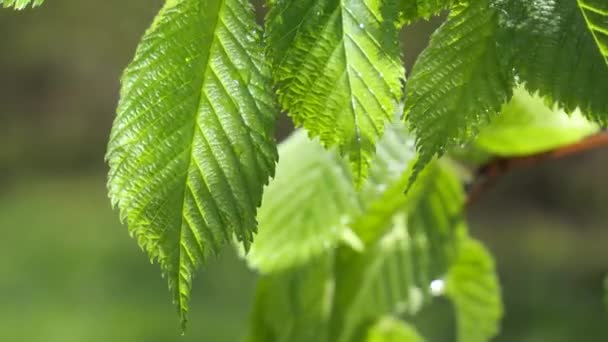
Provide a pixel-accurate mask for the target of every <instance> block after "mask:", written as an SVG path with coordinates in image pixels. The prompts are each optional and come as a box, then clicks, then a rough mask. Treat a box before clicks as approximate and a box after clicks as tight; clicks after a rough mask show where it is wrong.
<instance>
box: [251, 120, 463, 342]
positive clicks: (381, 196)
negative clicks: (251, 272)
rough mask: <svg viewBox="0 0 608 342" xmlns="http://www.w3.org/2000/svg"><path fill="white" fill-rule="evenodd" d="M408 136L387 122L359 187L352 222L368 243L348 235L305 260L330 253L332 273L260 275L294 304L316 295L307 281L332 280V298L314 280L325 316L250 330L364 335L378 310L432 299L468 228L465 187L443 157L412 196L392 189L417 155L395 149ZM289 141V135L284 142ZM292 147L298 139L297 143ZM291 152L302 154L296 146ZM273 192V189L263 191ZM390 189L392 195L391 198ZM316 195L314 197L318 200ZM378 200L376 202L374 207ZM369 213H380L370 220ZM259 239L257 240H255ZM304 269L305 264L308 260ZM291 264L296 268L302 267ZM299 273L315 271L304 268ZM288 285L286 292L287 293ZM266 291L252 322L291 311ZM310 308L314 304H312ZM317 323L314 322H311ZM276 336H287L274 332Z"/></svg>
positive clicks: (345, 337) (329, 340)
mask: <svg viewBox="0 0 608 342" xmlns="http://www.w3.org/2000/svg"><path fill="white" fill-rule="evenodd" d="M403 139H405V141H408V139H409V138H408V134H407V133H406V132H405V130H403V129H402V127H401V128H399V127H396V128H395V127H390V128H389V129H387V136H385V137H384V138H383V140H382V141H381V142H380V143H379V145H378V146H379V148H378V150H379V153H378V154H377V162H375V163H374V168H373V169H372V171H371V172H370V178H369V180H368V183H366V186H365V187H364V188H363V189H362V192H361V194H362V195H361V204H362V208H363V213H361V214H360V215H358V216H356V217H355V218H354V222H353V223H352V224H351V226H352V228H353V230H354V231H355V233H356V234H357V235H359V237H361V239H360V240H361V242H360V243H363V244H364V245H363V248H353V247H352V244H349V243H347V242H344V243H342V244H341V245H340V246H338V247H337V248H334V249H335V251H333V250H332V249H330V250H327V251H325V253H324V254H321V255H318V256H317V257H316V258H312V259H309V261H308V262H309V263H312V264H313V265H316V264H317V263H318V262H317V261H315V260H323V258H327V259H328V260H329V263H330V264H331V265H332V268H331V272H329V273H328V274H325V275H324V276H323V277H322V278H319V277H317V276H315V277H314V279H303V278H299V279H298V280H297V281H296V282H293V283H292V282H291V280H290V279H291V277H293V275H292V274H290V273H289V272H288V271H284V272H279V273H276V272H275V273H270V274H267V275H264V276H263V278H262V279H263V283H265V281H269V282H272V283H275V284H276V285H273V286H275V287H273V288H274V289H277V290H276V292H273V296H274V297H276V298H283V296H286V297H288V298H291V301H292V302H293V301H294V300H296V302H294V303H297V301H298V300H299V293H300V291H302V293H303V294H304V295H305V296H306V297H307V298H310V297H312V296H313V295H312V294H310V292H308V290H307V288H308V287H310V285H308V284H310V283H314V284H331V286H330V285H328V286H330V287H331V289H332V291H331V296H330V297H327V296H326V294H325V292H324V291H325V290H323V289H321V288H319V287H314V288H316V297H317V298H319V300H323V301H324V302H325V301H327V300H330V299H331V300H330V303H329V304H325V305H329V308H330V309H331V312H330V313H329V314H327V315H325V316H323V317H324V318H323V319H322V320H321V321H319V320H318V319H317V318H315V320H314V321H308V322H299V323H297V325H294V324H295V323H289V322H287V323H286V324H274V325H269V324H266V325H265V327H266V328H264V333H263V334H262V333H260V332H259V331H258V332H256V330H259V329H253V330H252V332H251V334H253V335H254V336H264V337H265V338H266V340H265V341H277V340H280V341H290V338H292V339H295V337H293V336H300V335H302V336H304V335H306V336H310V335H309V334H310V331H311V329H312V330H313V331H315V330H323V329H325V330H324V331H325V333H324V334H325V335H323V336H325V338H326V339H321V338H317V339H315V340H314V341H315V342H336V341H342V342H347V341H348V342H350V341H359V340H362V339H364V338H365V336H366V333H367V329H368V328H369V326H370V325H371V324H373V323H374V322H375V321H377V320H378V319H379V318H380V317H382V316H385V315H387V314H398V313H410V314H413V313H416V312H417V311H418V310H419V309H420V307H421V305H423V304H424V303H425V302H426V301H428V299H429V298H430V290H429V285H430V284H431V282H432V280H434V279H437V278H440V277H442V276H444V275H445V273H446V272H447V269H448V266H449V264H448V262H449V261H450V260H451V259H450V258H451V256H453V255H455V252H453V251H454V249H455V248H456V247H455V245H454V241H456V239H455V238H454V237H457V236H460V234H465V233H466V231H463V230H462V229H461V227H462V225H461V222H460V212H461V209H462V204H463V193H462V187H461V185H460V184H459V182H458V180H457V179H456V178H455V177H454V176H453V174H452V171H451V170H450V169H449V168H448V167H447V166H446V165H444V164H443V163H433V164H432V165H430V166H429V167H428V168H426V169H425V170H424V172H423V174H422V175H421V176H420V179H419V181H418V182H416V183H415V185H414V187H413V188H412V191H410V192H409V193H408V194H407V195H404V194H403V187H402V186H401V187H399V191H397V192H392V191H391V189H392V188H395V185H396V184H402V183H403V179H406V180H407V179H408V177H409V176H408V175H409V173H408V164H409V161H411V160H412V158H413V155H410V157H409V158H405V160H402V159H400V158H402V156H401V155H399V154H398V153H396V152H397V151H398V149H396V146H397V144H396V143H397V142H401V141H402V140H403ZM291 143H292V142H291V141H289V142H288V143H287V144H291ZM400 144H402V143H400ZM295 146H296V145H295V144H294V145H293V147H295ZM403 146H408V145H407V144H403ZM409 146H410V147H411V146H412V145H411V144H410V145H409ZM281 151H283V148H281ZM291 154H296V155H305V154H302V153H298V152H297V151H293V152H291ZM376 167H377V168H376ZM279 172H280V171H279ZM404 174H405V177H403V175H404ZM310 182H312V180H310ZM309 186H313V185H312V184H309ZM351 186H352V185H351ZM328 187H329V188H331V186H328ZM268 194H270V192H267V193H266V195H268ZM364 194H368V195H364ZM393 196H394V197H395V198H391V197H393ZM265 201H266V199H265ZM311 201H313V202H314V200H313V199H311ZM381 202H384V203H395V204H390V205H387V207H386V210H378V209H377V208H380V205H379V204H380V203H381ZM375 203H377V204H378V205H377V206H375V205H374V204H375ZM397 204H398V205H397ZM374 208H375V209H374ZM280 210H281V208H280V207H279V208H277V210H275V212H274V214H275V215H281V212H280ZM315 210H321V211H322V210H324V208H323V207H320V208H319V207H317V208H316V209H315ZM368 216H378V217H376V218H373V219H370V218H368ZM359 222H365V224H363V223H359ZM296 227H297V225H296ZM261 229H262V231H263V229H264V227H263V226H261ZM282 229H283V230H285V231H286V232H289V234H288V235H287V236H289V240H287V239H285V240H284V243H285V244H289V245H290V246H292V248H296V244H295V243H294V242H293V241H298V235H299V233H298V232H297V231H295V230H290V227H289V225H287V224H286V225H283V227H282ZM259 241H260V240H259V239H256V242H255V244H258V243H259ZM255 244H254V245H255ZM254 248H255V247H254ZM300 268H302V269H305V266H300ZM291 270H292V271H293V272H296V273H297V272H298V271H297V269H293V268H292V269H291ZM302 272H304V274H310V273H309V272H307V271H302ZM302 276H303V275H302ZM287 283H292V284H299V285H300V286H302V287H303V288H299V287H297V286H296V285H293V287H291V288H290V289H286V288H284V287H281V285H280V284H287ZM304 287H305V288H304ZM310 288H313V287H310ZM286 291H287V292H288V293H287V294H285V293H284V292H286ZM264 293H270V292H268V291H267V290H265V287H260V288H258V294H257V296H256V298H258V300H256V304H255V308H254V321H257V320H259V319H260V318H255V316H259V315H262V316H266V317H269V316H267V315H270V316H272V317H283V316H285V315H287V313H286V312H287V311H285V310H286V309H280V308H276V307H275V304H269V303H267V301H268V300H272V298H271V297H272V296H271V295H264ZM263 298H266V299H263ZM289 305H294V304H293V303H292V304H289ZM305 307H309V308H314V307H317V306H315V305H313V304H312V303H309V304H308V305H307V306H305ZM324 307H325V306H324ZM279 309H280V310H279ZM281 310H282V311H281ZM290 312H291V315H292V316H298V315H300V316H302V319H303V320H306V317H307V316H306V315H305V314H299V312H301V311H297V310H294V311H290ZM316 312H318V311H316ZM315 317H319V315H316V316H315ZM312 326H314V327H317V328H314V329H313V328H312ZM298 329H309V330H305V331H298ZM317 333H319V332H317ZM268 336H274V337H273V338H271V337H268ZM277 336H289V337H282V338H283V339H281V338H278V339H277ZM317 336H320V335H317ZM258 340H259V339H258ZM254 341H257V340H254ZM260 341H261V340H260Z"/></svg>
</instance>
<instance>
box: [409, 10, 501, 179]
mask: <svg viewBox="0 0 608 342" xmlns="http://www.w3.org/2000/svg"><path fill="white" fill-rule="evenodd" d="M497 25H498V15H497V13H496V9H494V7H493V6H491V5H490V3H489V1H488V0H478V1H472V2H470V4H468V5H455V6H454V9H453V10H452V13H451V14H450V17H449V18H448V20H447V22H446V23H444V24H443V25H442V26H441V27H440V28H439V29H438V30H437V32H435V34H434V35H433V37H432V38H431V42H430V45H429V46H428V47H427V48H426V49H425V50H424V52H422V54H421V56H420V57H419V58H418V60H417V62H416V64H415V66H414V70H413V72H412V76H411V77H410V80H409V81H408V84H407V89H406V93H407V95H406V103H405V118H406V120H407V121H408V122H409V123H410V125H411V126H412V127H413V129H414V130H415V133H416V138H417V145H418V151H419V153H420V158H419V161H418V167H417V169H416V173H415V174H414V176H415V175H416V174H417V172H418V171H419V170H420V169H421V168H422V167H423V166H424V165H425V164H427V163H428V162H429V160H431V158H432V157H433V156H434V155H442V154H443V153H444V151H445V150H446V149H447V148H450V147H454V146H458V145H460V144H462V143H465V142H467V141H468V140H469V139H470V138H472V137H473V136H474V135H475V132H476V131H477V129H478V128H479V127H480V126H481V125H482V124H484V123H486V122H488V121H490V120H491V119H493V118H494V116H495V115H496V114H498V113H499V112H500V108H501V106H502V104H503V103H505V102H506V101H508V99H509V98H510V97H511V90H512V76H511V73H510V71H508V70H504V69H505V68H503V67H502V64H501V63H500V55H499V54H500V52H499V50H498V48H497V45H496V30H497Z"/></svg>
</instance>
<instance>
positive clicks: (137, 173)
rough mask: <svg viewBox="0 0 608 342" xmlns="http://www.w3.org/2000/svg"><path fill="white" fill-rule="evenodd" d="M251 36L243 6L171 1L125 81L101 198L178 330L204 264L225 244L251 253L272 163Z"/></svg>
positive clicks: (268, 118)
mask: <svg viewBox="0 0 608 342" xmlns="http://www.w3.org/2000/svg"><path fill="white" fill-rule="evenodd" d="M257 30H258V28H257V27H256V24H255V21H254V14H253V8H252V6H251V5H250V4H249V3H248V2H247V1H245V0H225V1H221V0H209V1H207V0H179V1H178V0H169V1H167V3H166V4H165V6H164V7H163V8H162V10H161V11H160V13H159V14H158V16H157V18H156V19H155V21H154V23H153V24H152V26H151V28H150V29H149V30H148V31H147V32H146V34H145V36H144V37H143V39H142V41H141V43H140V45H139V47H138V49H137V52H136V54H135V58H134V60H133V62H132V63H131V64H130V65H129V67H128V68H127V70H126V71H125V73H124V75H123V78H122V90H121V100H120V103H119V106H118V115H117V117H116V119H115V122H114V126H113V129H112V134H111V138H110V143H109V147H108V153H107V160H108V162H109V164H110V174H109V181H108V187H109V193H110V197H111V198H112V202H113V204H115V205H117V206H118V208H119V209H120V214H121V218H122V219H123V221H126V223H127V224H128V226H129V231H130V232H131V234H132V235H134V236H135V238H136V239H137V240H138V242H139V244H140V246H141V247H142V248H143V249H144V250H146V251H147V252H148V254H149V256H150V258H151V259H155V260H157V261H158V262H159V263H160V265H161V268H162V271H163V274H164V275H165V276H166V278H167V279H168V282H169V287H170V289H171V292H172V294H173V298H174V301H175V302H176V304H177V306H178V308H179V313H180V317H181V319H182V322H183V323H185V319H186V314H187V311H188V298H189V296H190V291H191V288H192V277H193V275H194V272H195V271H196V270H197V269H198V268H199V267H200V266H201V265H202V264H203V263H204V261H205V259H206V258H207V256H208V255H209V254H217V253H218V252H219V250H220V248H221V247H222V245H223V244H225V243H226V242H228V241H231V239H232V237H233V235H236V236H237V238H238V239H239V240H240V241H242V242H243V243H244V245H245V246H246V247H247V246H248V245H249V244H250V242H251V240H252V238H253V232H254V231H255V229H256V209H257V207H258V206H259V204H260V202H261V195H262V189H263V186H264V184H266V183H267V181H268V178H269V176H271V175H272V174H273V170H274V165H275V161H276V159H277V153H276V147H275V141H274V138H273V131H274V122H275V117H276V114H277V111H276V110H275V106H274V104H273V101H272V97H271V96H270V95H269V94H270V91H269V85H268V79H269V77H268V76H267V74H268V69H267V67H266V66H265V65H264V63H263V61H262V58H263V53H262V51H261V50H262V49H261V47H260V40H261V35H260V33H259V31H257Z"/></svg>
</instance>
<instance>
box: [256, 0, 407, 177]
mask: <svg viewBox="0 0 608 342" xmlns="http://www.w3.org/2000/svg"><path fill="white" fill-rule="evenodd" d="M389 1H394V0H389ZM382 6H383V1H380V0H297V1H295V0H278V1H276V2H275V4H274V6H273V8H272V9H271V10H270V13H269V15H268V20H267V22H268V24H267V27H268V44H269V58H270V59H271V61H272V63H273V66H274V69H273V70H274V79H275V82H276V84H277V88H278V96H279V102H280V103H281V105H282V106H283V109H285V110H286V111H288V112H289V114H290V115H291V117H292V118H293V120H294V122H295V123H296V124H297V125H303V126H304V127H305V128H306V129H307V130H308V132H309V133H310V134H311V135H312V136H318V137H320V140H321V142H322V143H323V144H324V145H325V146H326V147H330V146H338V147H339V150H340V152H341V153H342V154H346V155H348V157H349V160H350V162H351V165H352V170H353V172H352V173H353V177H354V180H355V182H356V184H357V185H359V186H360V185H361V184H362V183H363V180H364V179H365V177H366V175H367V170H368V167H369V163H370V160H371V158H372V155H373V152H374V146H375V143H376V141H377V140H378V139H379V137H381V136H382V132H383V130H384V125H385V123H386V122H387V121H389V120H391V118H392V117H393V115H394V112H395V110H396V107H397V104H398V102H399V101H400V99H401V95H402V92H401V83H402V81H403V78H404V76H405V72H404V69H403V67H402V64H401V60H400V53H399V44H398V30H397V26H396V23H393V22H390V21H388V20H385V18H383V17H382V8H381V7H382Z"/></svg>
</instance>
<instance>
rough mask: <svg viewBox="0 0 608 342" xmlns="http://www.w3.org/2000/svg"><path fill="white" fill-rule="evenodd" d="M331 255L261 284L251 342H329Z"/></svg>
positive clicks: (264, 277) (277, 274)
mask: <svg viewBox="0 0 608 342" xmlns="http://www.w3.org/2000/svg"><path fill="white" fill-rule="evenodd" d="M332 272H333V266H332V260H331V257H330V256H329V255H325V256H323V257H320V258H318V259H316V260H312V261H311V262H310V263H308V264H306V265H304V266H302V267H297V268H294V269H291V270H288V271H284V272H279V273H275V274H269V275H265V276H263V277H261V279H260V280H259V281H258V284H257V289H256V294H255V302H254V306H253V312H252V317H251V322H250V328H249V334H248V336H247V337H248V338H247V341H248V342H329V340H327V333H328V330H327V324H328V317H329V314H330V310H331V305H332V300H333V293H334V290H333V276H332Z"/></svg>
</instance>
